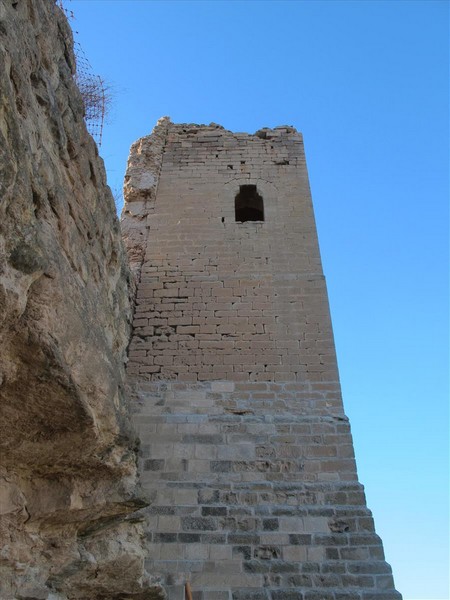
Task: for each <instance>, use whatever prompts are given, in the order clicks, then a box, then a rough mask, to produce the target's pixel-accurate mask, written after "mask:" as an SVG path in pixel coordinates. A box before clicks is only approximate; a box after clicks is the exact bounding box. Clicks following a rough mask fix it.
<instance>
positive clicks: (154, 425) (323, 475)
mask: <svg viewBox="0 0 450 600" xmlns="http://www.w3.org/2000/svg"><path fill="white" fill-rule="evenodd" d="M125 190H126V195H125V200H126V203H125V207H124V212H123V217H122V225H123V229H124V232H125V241H126V245H127V247H128V251H129V256H130V261H131V263H132V266H133V269H134V272H135V274H136V277H137V280H138V282H139V283H138V286H137V294H136V304H135V311H134V321H133V333H132V340H131V345H130V349H129V356H128V360H129V362H128V368H127V372H128V380H129V384H130V386H131V388H132V395H133V410H134V422H135V425H136V427H137V429H138V431H139V437H140V440H141V444H142V447H141V461H140V462H141V482H142V485H143V488H144V490H145V492H146V494H147V495H148V497H149V498H150V499H151V505H150V507H149V508H148V509H146V510H145V513H146V516H147V532H148V533H147V552H148V558H147V561H146V566H147V569H148V570H149V571H150V572H152V573H155V574H158V575H161V576H162V578H163V580H162V581H163V583H164V585H165V587H166V589H167V590H168V591H169V598H170V599H171V600H172V599H173V600H182V599H183V598H184V597H185V596H184V590H185V585H186V582H189V585H190V586H191V587H192V590H193V592H194V593H195V594H196V596H195V597H196V598H199V599H201V600H231V599H233V600H248V599H252V600H294V599H296V600H303V599H305V600H306V599H312V598H323V599H325V598H326V599H327V600H328V599H333V600H335V599H336V600H337V599H340V600H343V599H344V598H346V599H348V600H350V599H352V600H356V599H358V600H368V599H369V598H370V599H373V598H378V599H381V598H386V599H388V598H389V600H394V599H395V598H400V595H399V594H397V593H396V592H395V590H394V584H393V580H392V575H391V570H390V567H389V565H388V564H387V563H386V562H384V555H383V549H382V544H381V541H380V539H379V537H378V536H377V535H376V534H375V531H374V524H373V519H372V516H371V513H370V511H369V510H368V509H367V507H366V503H365V497H364V492H363V488H362V486H361V485H360V484H359V483H358V478H357V473H356V465H355V460H354V453H353V444H352V438H351V434H350V426H349V423H348V419H347V417H346V416H345V414H344V411H343V406H342V400H341V393H340V385H339V376H338V370H337V363H336V355H335V349H334V342H333V333H332V328H331V321H330V313H329V307H328V299H327V292H326V285H325V280H324V276H323V272H322V267H321V260H320V254H319V246H318V241H317V234H316V227H315V222H314V214H313V208H312V202H311V195H310V190H309V182H308V175H307V169H306V163H305V154H304V148H303V140H302V136H301V134H300V133H298V132H297V131H296V130H295V129H294V128H292V127H285V126H283V127H277V128H275V129H261V130H260V131H257V132H256V133H255V134H254V135H248V134H245V133H232V132H230V131H226V130H224V129H223V128H222V127H220V126H218V125H215V124H211V125H209V126H199V125H189V124H181V125H178V124H173V123H171V122H170V121H169V120H168V119H162V120H160V122H159V123H158V125H157V127H156V128H155V130H154V132H153V134H152V135H151V136H148V137H146V138H142V139H141V140H139V141H138V142H137V143H136V144H134V146H133V147H132V150H131V154H130V158H129V164H128V170H127V174H126V178H125Z"/></svg>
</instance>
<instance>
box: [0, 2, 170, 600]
mask: <svg viewBox="0 0 450 600" xmlns="http://www.w3.org/2000/svg"><path fill="white" fill-rule="evenodd" d="M72 46H73V42H72V35H71V31H70V27H69V26H68V24H67V21H66V18H65V15H64V14H63V12H62V11H61V10H60V9H59V8H58V7H57V6H56V5H55V4H54V2H52V0H0V55H1V60H0V260H1V263H0V268H1V272H0V275H1V285H0V319H1V325H0V327H1V329H0V335H1V339H0V343H1V362H0V371H1V379H0V395H1V397H0V406H1V418H0V423H1V431H0V444H1V446H0V457H1V476H0V482H1V483H0V513H1V521H0V522H1V538H2V542H3V548H2V551H1V555H0V581H1V583H0V598H1V599H2V600H9V599H13V598H20V599H25V598H27V599H29V600H31V599H46V598H48V599H50V598H52V599H58V600H63V599H65V598H84V599H88V598H89V599H95V598H99V599H100V598H111V599H112V598H121V599H125V598H159V597H162V596H161V594H160V587H159V586H158V585H157V583H155V582H152V580H151V579H150V578H149V577H148V576H146V575H145V573H144V571H143V551H142V545H141V526H140V523H139V519H137V518H136V517H135V516H134V515H133V513H134V512H135V511H136V509H138V508H139V507H140V506H142V505H143V504H144V501H143V500H142V499H141V498H140V497H139V494H138V493H137V491H136V489H137V488H136V477H137V476H136V459H135V440H134V438H133V435H132V434H131V432H130V429H129V424H128V417H127V409H126V398H125V392H124V385H123V381H124V379H123V378H124V364H125V361H126V348H127V344H128V340H129V327H130V319H131V308H130V300H129V287H130V286H129V282H130V272H129V269H128V267H127V263H126V259H125V254H124V251H123V248H122V244H121V239H120V230H119V224H118V221H117V218H116V216H115V206H114V201H113V198H112V195H111V192H110V190H109V188H108V186H107V184H106V178H105V171H104V167H103V162H102V160H101V159H100V158H99V156H98V152H97V148H96V145H95V143H94V141H93V140H92V138H91V137H90V136H89V134H88V133H87V131H86V127H85V123H84V120H83V114H84V106H83V101H82V98H81V96H80V93H79V91H78V89H77V88H76V85H75V83H74V78H73V75H74V72H75V68H76V65H75V59H74V54H73V48H72Z"/></svg>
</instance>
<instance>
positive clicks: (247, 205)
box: [234, 185, 264, 223]
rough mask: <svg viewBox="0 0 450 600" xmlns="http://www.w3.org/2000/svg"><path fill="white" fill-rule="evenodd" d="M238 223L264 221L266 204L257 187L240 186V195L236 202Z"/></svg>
mask: <svg viewBox="0 0 450 600" xmlns="http://www.w3.org/2000/svg"><path fill="white" fill-rule="evenodd" d="M234 208H235V214H236V221H238V222H241V223H243V222H245V221H264V204H263V199H262V196H260V195H259V194H258V191H257V189H256V185H241V186H239V194H238V195H237V196H236V199H235V201H234Z"/></svg>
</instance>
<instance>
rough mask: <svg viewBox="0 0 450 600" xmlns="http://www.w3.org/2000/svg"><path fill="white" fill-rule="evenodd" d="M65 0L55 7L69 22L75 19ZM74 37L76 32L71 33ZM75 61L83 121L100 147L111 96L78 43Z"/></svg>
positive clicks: (75, 77)
mask: <svg viewBox="0 0 450 600" xmlns="http://www.w3.org/2000/svg"><path fill="white" fill-rule="evenodd" d="M65 2H67V0H56V4H57V6H59V8H60V9H61V10H62V11H63V12H64V13H65V15H66V17H67V19H68V20H69V21H71V20H73V19H74V18H75V16H74V13H73V11H72V10H69V9H68V8H67V7H66V6H65ZM73 33H74V36H75V35H76V33H77V32H76V31H74V32H73ZM74 52H75V60H76V70H75V75H74V79H75V83H76V84H77V87H78V89H79V90H80V94H81V97H82V98H83V102H84V120H85V122H86V128H87V130H88V131H89V133H90V134H91V135H92V137H93V138H94V140H95V141H96V143H97V145H98V146H99V147H100V146H101V145H102V140H103V126H104V124H105V116H106V114H107V112H108V109H109V108H110V104H111V94H110V93H109V89H108V86H107V85H106V83H105V81H104V80H103V79H102V78H101V77H100V76H99V75H95V73H94V71H93V69H92V66H91V64H90V62H89V60H88V59H87V57H86V54H85V53H84V50H83V48H82V47H81V44H80V42H78V41H76V40H75V42H74Z"/></svg>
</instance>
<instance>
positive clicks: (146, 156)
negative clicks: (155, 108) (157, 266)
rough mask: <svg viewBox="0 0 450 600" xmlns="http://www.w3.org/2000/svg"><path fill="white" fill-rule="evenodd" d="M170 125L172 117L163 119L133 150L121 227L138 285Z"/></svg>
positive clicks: (125, 190)
mask: <svg viewBox="0 0 450 600" xmlns="http://www.w3.org/2000/svg"><path fill="white" fill-rule="evenodd" d="M169 122H170V119H169V118H168V117H162V118H161V119H160V120H159V121H158V123H157V124H156V127H155V128H154V130H153V132H152V134H151V135H148V136H146V137H143V138H141V139H139V140H138V141H137V142H135V143H134V144H133V145H132V147H131V149H130V156H129V159H128V165H127V172H126V175H125V182H124V195H125V196H126V203H125V205H124V208H123V211H122V223H121V225H122V237H123V240H124V243H125V247H126V249H127V254H128V260H129V264H130V268H131V270H132V272H133V275H134V278H135V281H139V279H140V274H141V267H142V263H143V261H144V255H145V249H146V244H147V238H148V231H149V220H150V219H151V216H152V214H153V211H154V209H155V199H156V191H157V189H158V182H159V175H160V172H161V166H162V159H163V150H164V146H165V143H166V138H167V131H168V126H169Z"/></svg>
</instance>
